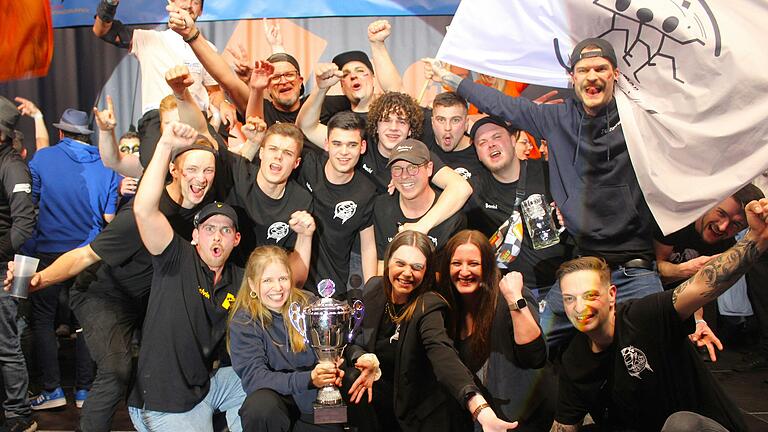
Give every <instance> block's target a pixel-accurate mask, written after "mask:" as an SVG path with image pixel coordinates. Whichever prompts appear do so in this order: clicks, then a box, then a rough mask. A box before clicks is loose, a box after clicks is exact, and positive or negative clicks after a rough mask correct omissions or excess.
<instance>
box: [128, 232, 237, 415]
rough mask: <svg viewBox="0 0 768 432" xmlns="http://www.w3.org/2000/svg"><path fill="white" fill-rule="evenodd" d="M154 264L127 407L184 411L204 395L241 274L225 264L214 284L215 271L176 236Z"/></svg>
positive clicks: (224, 333)
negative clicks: (133, 379)
mask: <svg viewBox="0 0 768 432" xmlns="http://www.w3.org/2000/svg"><path fill="white" fill-rule="evenodd" d="M152 264H153V267H154V276H153V278H152V291H151V293H150V295H149V307H148V309H147V316H146V318H145V321H144V327H143V330H142V339H141V352H140V353H139V366H138V369H137V373H136V384H135V387H134V388H133V391H132V393H131V396H130V398H129V401H128V403H129V405H130V406H133V407H137V408H144V409H147V410H151V411H161V412H173V413H180V412H186V411H189V410H190V409H192V408H193V407H194V406H195V405H197V404H198V403H199V402H200V401H201V400H203V398H205V396H206V394H207V393H208V388H209V385H210V378H209V377H210V374H211V372H212V371H213V362H214V360H216V359H217V356H218V355H219V354H220V353H221V352H222V351H221V350H222V348H223V346H224V337H225V335H226V331H227V314H228V312H229V308H230V307H231V306H232V305H234V302H235V296H236V295H237V291H238V290H239V289H240V284H241V282H242V280H243V270H242V269H241V268H239V267H235V266H234V265H232V264H231V263H227V264H226V265H225V266H224V269H223V270H222V274H221V278H220V280H219V282H218V283H217V284H216V285H215V286H214V283H213V277H214V274H213V272H212V271H211V270H210V269H209V268H208V266H207V265H206V264H205V263H204V262H203V260H202V259H200V256H199V255H198V254H197V251H196V250H195V248H194V246H192V245H191V244H189V242H187V241H185V240H184V239H182V238H181V237H180V236H178V235H174V236H173V240H172V241H171V243H170V244H169V245H168V247H166V248H165V250H164V251H163V252H162V253H161V254H160V255H157V256H154V257H153V258H152Z"/></svg>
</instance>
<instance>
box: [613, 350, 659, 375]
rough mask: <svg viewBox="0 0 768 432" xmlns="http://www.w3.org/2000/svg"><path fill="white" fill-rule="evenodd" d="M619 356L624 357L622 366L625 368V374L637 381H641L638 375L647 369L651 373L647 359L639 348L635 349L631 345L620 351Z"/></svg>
mask: <svg viewBox="0 0 768 432" xmlns="http://www.w3.org/2000/svg"><path fill="white" fill-rule="evenodd" d="M621 356H622V357H624V365H625V366H627V372H629V374H630V375H631V376H633V377H635V378H637V379H643V378H642V377H641V376H640V373H641V372H643V371H644V370H646V369H648V370H649V371H651V372H653V369H651V365H650V364H649V363H648V357H646V356H645V353H644V352H643V351H641V350H640V349H639V348H635V347H633V346H632V345H630V346H628V347H626V348H622V349H621Z"/></svg>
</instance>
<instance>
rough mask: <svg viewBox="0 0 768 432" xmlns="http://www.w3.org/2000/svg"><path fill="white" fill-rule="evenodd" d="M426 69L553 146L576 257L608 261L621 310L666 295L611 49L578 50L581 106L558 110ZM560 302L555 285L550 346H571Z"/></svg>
mask: <svg viewBox="0 0 768 432" xmlns="http://www.w3.org/2000/svg"><path fill="white" fill-rule="evenodd" d="M426 62H427V74H430V72H431V73H432V79H434V80H435V81H440V82H443V83H444V84H446V85H448V86H449V87H453V88H455V89H456V92H457V93H458V94H459V95H460V96H462V97H464V98H466V99H467V101H469V102H471V103H473V104H474V105H476V106H477V107H478V108H479V109H480V110H481V111H483V112H485V113H487V114H490V115H496V116H499V117H501V118H503V119H505V120H507V121H509V122H510V123H512V126H513V127H515V128H518V129H523V130H527V131H530V132H531V133H533V134H534V135H536V136H541V137H543V138H544V139H546V140H547V142H548V143H549V151H550V153H549V172H550V189H551V192H552V196H553V198H554V199H555V202H557V205H558V206H559V208H560V211H561V212H562V215H563V218H564V219H565V225H566V228H567V229H568V231H569V232H570V234H571V235H572V237H573V240H574V242H575V246H576V249H575V254H576V255H582V256H584V255H592V256H598V257H602V258H604V259H605V260H606V262H607V263H608V265H609V266H610V268H611V280H612V281H613V282H614V283H615V284H616V286H617V289H618V292H617V298H618V301H619V302H621V301H624V300H627V299H630V298H639V297H644V296H645V295H647V294H650V293H654V292H659V291H661V290H662V286H661V281H660V280H659V275H658V273H657V272H656V263H655V262H654V260H655V256H654V252H653V228H654V226H655V221H654V219H653V215H652V214H651V211H650V209H649V208H648V204H647V203H646V202H645V198H644V197H643V193H642V191H641V190H640V186H639V184H638V182H637V176H636V174H635V170H634V168H633V167H632V163H631V161H630V157H629V153H628V151H627V143H626V140H625V138H624V133H623V131H622V128H621V119H620V118H619V113H618V110H617V109H616V101H615V100H614V97H613V90H614V84H615V81H616V79H618V77H619V70H618V68H617V61H616V54H615V52H614V51H613V48H612V47H611V45H610V44H609V43H608V42H607V41H605V40H603V39H598V38H591V39H585V40H583V41H581V42H579V43H578V44H577V45H576V47H575V48H574V49H573V52H572V54H571V57H570V70H569V73H570V77H571V81H572V83H573V89H574V93H575V95H576V98H575V99H573V98H571V99H569V100H567V101H566V102H565V103H563V104H559V105H537V104H535V103H533V102H531V101H529V100H527V99H525V98H512V97H509V96H506V95H504V94H503V93H501V92H498V91H496V90H494V89H491V88H488V87H485V86H482V85H479V84H476V83H473V82H472V80H468V79H464V80H462V79H461V78H460V77H458V76H457V75H455V74H452V73H450V72H448V71H447V70H446V69H445V68H444V67H443V66H442V64H440V63H439V62H436V61H434V60H427V61H426ZM560 297H561V293H560V287H559V285H558V284H557V283H555V284H554V285H553V287H552V289H551V290H550V292H549V294H548V295H547V299H546V301H547V303H546V307H545V309H544V312H543V313H542V314H541V324H542V328H543V329H544V332H545V333H546V335H547V343H548V344H549V345H550V346H556V345H560V344H562V342H564V341H567V339H569V338H570V335H571V334H572V332H573V328H572V327H571V325H570V324H569V323H568V322H567V319H566V317H565V313H564V309H563V304H562V299H561V298H560Z"/></svg>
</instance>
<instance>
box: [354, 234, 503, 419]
mask: <svg viewBox="0 0 768 432" xmlns="http://www.w3.org/2000/svg"><path fill="white" fill-rule="evenodd" d="M433 260H434V249H433V246H432V241H431V240H430V239H429V238H428V237H427V236H426V235H424V234H422V233H420V232H416V231H404V232H402V233H400V234H398V235H397V236H395V238H394V239H393V240H392V242H391V243H390V244H389V246H388V247H387V251H386V253H385V257H384V262H385V264H386V266H385V268H384V274H383V277H376V278H372V279H371V280H370V281H369V282H368V284H366V286H365V289H364V291H365V293H366V294H365V297H364V300H363V302H364V303H365V308H366V315H365V318H363V332H362V333H361V336H359V337H358V338H357V340H356V341H355V345H350V346H349V347H347V352H346V356H347V359H348V360H350V362H351V363H358V362H360V360H362V359H363V358H364V357H363V355H364V354H365V353H366V352H374V353H375V354H376V356H377V357H378V359H379V361H380V368H381V372H382V375H381V379H379V380H378V381H376V382H375V383H374V384H373V389H374V390H375V391H374V393H375V394H376V396H375V397H374V398H373V404H372V408H371V407H369V406H367V405H363V406H360V407H356V411H358V413H357V414H356V415H354V416H353V417H359V418H361V419H366V420H367V421H368V422H369V424H357V425H356V426H358V427H359V428H360V430H374V427H375V426H376V425H378V426H379V427H380V428H381V430H387V431H399V430H402V431H416V430H418V431H441V432H445V431H466V430H472V421H471V419H470V415H469V413H472V416H473V417H474V418H475V419H476V420H477V421H479V422H480V424H481V425H482V426H483V429H484V430H485V431H492V430H506V429H507V428H513V427H514V426H515V425H514V424H512V423H507V422H504V421H501V420H499V419H498V418H497V417H496V415H495V414H494V411H493V409H485V408H489V405H488V404H487V403H486V402H485V399H484V398H483V396H482V395H481V394H480V390H479V389H478V388H477V387H476V386H475V384H474V382H473V379H472V375H471V373H470V372H469V371H468V370H467V368H466V367H465V366H464V364H462V363H461V360H460V359H459V357H458V355H457V354H456V350H455V349H454V348H453V342H452V341H451V339H450V337H448V334H447V333H446V329H445V323H444V320H443V317H444V316H445V315H446V314H447V313H448V311H447V309H448V303H447V302H446V301H445V299H444V298H443V297H442V296H440V295H439V294H437V293H436V292H434V283H435V273H434V270H435V267H434V264H433ZM363 380H364V376H363V374H361V378H360V379H358V381H356V382H355V383H354V384H352V388H351V390H350V394H352V397H353V398H355V396H356V395H357V394H358V393H359V392H358V390H357V389H358V386H359V384H360V383H361V382H362V381H363ZM355 399H357V398H355ZM361 411H363V412H361Z"/></svg>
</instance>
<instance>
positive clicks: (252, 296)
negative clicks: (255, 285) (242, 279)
mask: <svg viewBox="0 0 768 432" xmlns="http://www.w3.org/2000/svg"><path fill="white" fill-rule="evenodd" d="M248 295H249V296H250V297H251V298H252V299H254V300H255V299H257V298H259V295H258V294H256V291H251V292H249V293H248Z"/></svg>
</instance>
